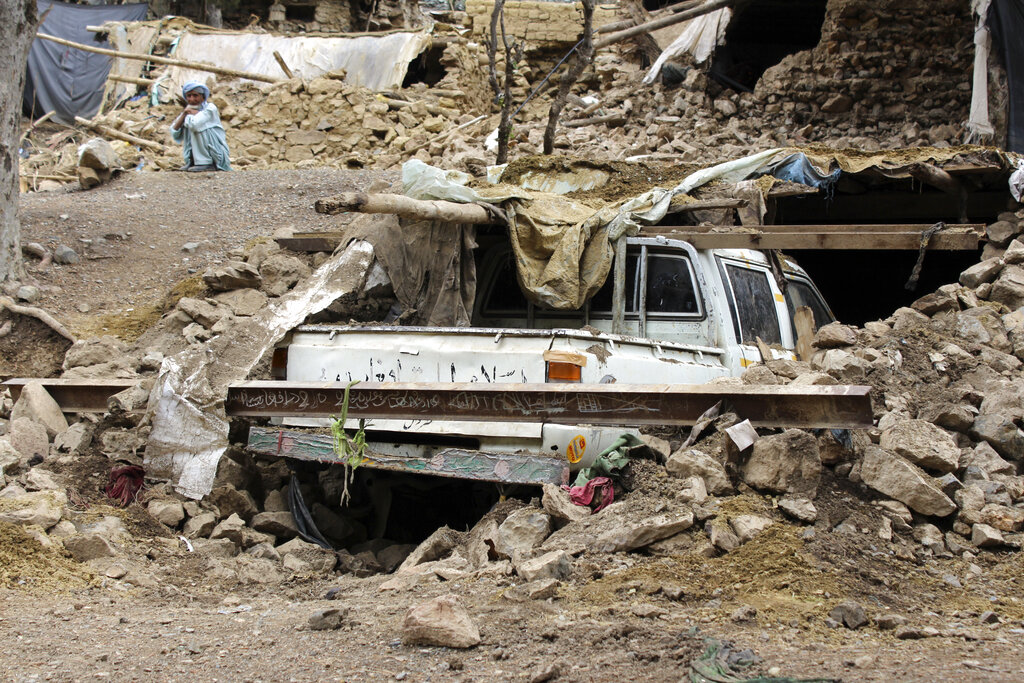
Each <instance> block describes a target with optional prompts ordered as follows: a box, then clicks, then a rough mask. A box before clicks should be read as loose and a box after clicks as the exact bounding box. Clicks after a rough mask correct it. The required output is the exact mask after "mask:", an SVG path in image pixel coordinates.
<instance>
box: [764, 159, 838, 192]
mask: <svg viewBox="0 0 1024 683" xmlns="http://www.w3.org/2000/svg"><path fill="white" fill-rule="evenodd" d="M842 173H843V170H842V169H841V168H836V169H835V170H833V171H831V172H830V173H822V172H821V171H820V170H818V169H817V168H816V167H815V166H814V164H812V163H811V161H810V160H809V159H808V158H807V155H806V154H803V153H802V152H798V153H797V154H790V155H789V156H787V157H785V158H783V159H779V160H778V161H774V162H772V163H770V164H768V165H767V166H765V167H764V168H763V169H761V170H760V171H758V173H757V175H758V176H762V175H770V176H772V177H773V178H777V179H779V180H787V181H791V182H794V183H802V184H804V185H810V186H811V187H818V188H822V189H824V190H826V191H828V190H829V189H831V188H832V186H833V185H835V184H836V181H837V180H839V176H840V175H842Z"/></svg>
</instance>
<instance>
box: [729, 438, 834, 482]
mask: <svg viewBox="0 0 1024 683" xmlns="http://www.w3.org/2000/svg"><path fill="white" fill-rule="evenodd" d="M820 479H821V456H820V455H819V453H818V442H817V440H816V439H815V438H814V437H813V436H811V435H810V434H808V433H807V432H805V431H802V430H799V429H787V430H786V431H785V432H783V433H782V434H773V435H771V436H766V437H763V438H761V439H758V440H757V442H756V443H755V444H754V449H753V451H752V452H751V454H750V458H749V459H748V460H747V462H746V464H745V465H744V466H743V480H744V481H745V482H746V483H747V484H749V485H750V486H753V487H754V488H756V489H761V490H766V491H772V492H774V493H797V494H802V495H805V496H807V497H809V498H813V497H814V496H815V495H816V494H817V491H818V482H819V480H820Z"/></svg>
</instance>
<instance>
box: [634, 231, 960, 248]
mask: <svg viewBox="0 0 1024 683" xmlns="http://www.w3.org/2000/svg"><path fill="white" fill-rule="evenodd" d="M640 234H641V235H643V234H658V235H664V236H665V237H668V238H670V239H678V240H683V241H684V242H689V243H690V244H691V245H693V247H694V248H695V249H844V250H861V249H868V250H908V251H917V250H918V249H919V248H920V246H921V233H920V232H771V231H768V232H692V231H691V232H682V231H680V232H672V231H659V232H657V233H646V231H641V233H640ZM978 243H979V237H978V235H977V233H975V232H973V231H971V232H954V231H952V230H950V231H946V232H940V233H937V234H935V235H934V236H933V237H932V238H931V240H930V241H929V242H928V249H929V250H933V251H934V250H940V251H972V250H975V249H977V248H978Z"/></svg>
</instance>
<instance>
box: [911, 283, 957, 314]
mask: <svg viewBox="0 0 1024 683" xmlns="http://www.w3.org/2000/svg"><path fill="white" fill-rule="evenodd" d="M957 289H958V287H957V286H956V285H943V286H942V287H939V289H938V290H937V291H935V292H932V293H931V294H926V295H925V296H923V297H921V298H920V299H918V300H917V301H915V302H914V303H912V304H910V307H911V308H913V309H914V310H915V311H920V312H921V313H924V314H925V315H935V314H936V313H941V312H943V311H959V310H960V303H959V301H958V300H957Z"/></svg>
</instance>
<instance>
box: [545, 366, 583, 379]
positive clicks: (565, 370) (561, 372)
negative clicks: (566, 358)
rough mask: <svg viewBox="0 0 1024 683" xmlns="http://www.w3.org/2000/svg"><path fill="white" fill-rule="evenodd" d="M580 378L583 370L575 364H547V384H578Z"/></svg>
mask: <svg viewBox="0 0 1024 683" xmlns="http://www.w3.org/2000/svg"><path fill="white" fill-rule="evenodd" d="M582 376H583V368H581V367H580V366H578V365H576V364H575V363H562V362H559V361H548V362H547V381H548V382H579V381H581V377H582Z"/></svg>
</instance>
